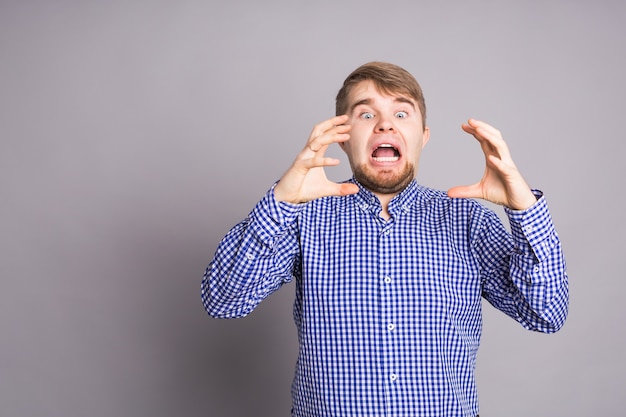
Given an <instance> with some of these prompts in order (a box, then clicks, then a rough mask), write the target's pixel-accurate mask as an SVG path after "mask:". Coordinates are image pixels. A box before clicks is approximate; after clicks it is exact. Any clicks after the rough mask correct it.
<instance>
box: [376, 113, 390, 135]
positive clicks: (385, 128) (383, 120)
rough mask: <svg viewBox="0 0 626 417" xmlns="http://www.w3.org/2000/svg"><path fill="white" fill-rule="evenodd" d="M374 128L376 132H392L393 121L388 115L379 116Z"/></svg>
mask: <svg viewBox="0 0 626 417" xmlns="http://www.w3.org/2000/svg"><path fill="white" fill-rule="evenodd" d="M374 130H375V131H376V132H378V133H384V132H394V131H395V127H394V126H393V122H392V120H391V119H390V118H389V117H384V116H380V118H379V119H378V123H376V126H375V127H374Z"/></svg>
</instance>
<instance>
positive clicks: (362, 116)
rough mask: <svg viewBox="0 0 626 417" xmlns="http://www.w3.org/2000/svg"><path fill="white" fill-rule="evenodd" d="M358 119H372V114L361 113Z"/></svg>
mask: <svg viewBox="0 0 626 417" xmlns="http://www.w3.org/2000/svg"><path fill="white" fill-rule="evenodd" d="M360 117H361V119H373V118H374V114H373V113H370V112H368V111H366V112H363V113H361V115H360Z"/></svg>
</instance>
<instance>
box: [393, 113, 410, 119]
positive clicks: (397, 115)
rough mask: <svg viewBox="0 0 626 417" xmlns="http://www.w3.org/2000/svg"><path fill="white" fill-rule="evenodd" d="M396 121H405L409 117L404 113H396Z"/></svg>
mask: <svg viewBox="0 0 626 417" xmlns="http://www.w3.org/2000/svg"><path fill="white" fill-rule="evenodd" d="M395 116H396V117H397V118H398V119H406V118H407V117H409V114H408V113H407V112H405V111H399V112H397V113H396V115H395Z"/></svg>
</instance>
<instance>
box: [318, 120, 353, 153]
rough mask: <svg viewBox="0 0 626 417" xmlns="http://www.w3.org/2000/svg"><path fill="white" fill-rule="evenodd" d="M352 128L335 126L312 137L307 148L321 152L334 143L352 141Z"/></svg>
mask: <svg viewBox="0 0 626 417" xmlns="http://www.w3.org/2000/svg"><path fill="white" fill-rule="evenodd" d="M351 128H352V126H350V125H339V126H333V127H331V128H330V129H328V130H326V131H325V132H323V133H321V134H320V135H318V136H313V135H311V137H310V138H309V141H308V142H307V148H308V149H309V150H311V151H313V152H319V151H320V150H325V149H323V148H325V147H327V146H328V145H330V144H332V143H339V142H345V141H347V140H348V139H350V135H349V134H348V132H349V131H350V129H351Z"/></svg>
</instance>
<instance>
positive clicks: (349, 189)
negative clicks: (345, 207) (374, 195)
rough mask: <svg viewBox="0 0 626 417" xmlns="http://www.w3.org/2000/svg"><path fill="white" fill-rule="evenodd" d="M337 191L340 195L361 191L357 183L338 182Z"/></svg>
mask: <svg viewBox="0 0 626 417" xmlns="http://www.w3.org/2000/svg"><path fill="white" fill-rule="evenodd" d="M337 186H338V187H337V192H338V194H339V195H340V196H344V195H350V194H356V193H358V192H359V187H358V186H357V185H356V184H350V183H343V184H337Z"/></svg>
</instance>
